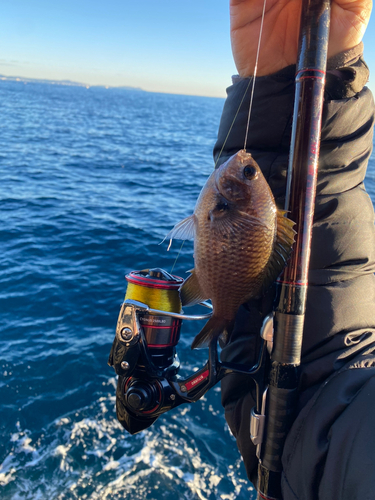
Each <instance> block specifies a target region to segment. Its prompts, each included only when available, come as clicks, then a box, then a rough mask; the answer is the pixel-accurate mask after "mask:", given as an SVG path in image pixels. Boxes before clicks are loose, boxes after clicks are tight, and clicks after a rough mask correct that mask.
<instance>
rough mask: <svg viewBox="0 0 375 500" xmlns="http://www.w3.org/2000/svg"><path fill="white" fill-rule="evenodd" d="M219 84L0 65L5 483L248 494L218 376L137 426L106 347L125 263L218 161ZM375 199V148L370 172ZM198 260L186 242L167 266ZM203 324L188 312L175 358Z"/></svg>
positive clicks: (196, 357) (162, 493)
mask: <svg viewBox="0 0 375 500" xmlns="http://www.w3.org/2000/svg"><path fill="white" fill-rule="evenodd" d="M223 104H224V100H223V99H212V98H203V97H188V96H176V95H164V94H153V93H146V92H141V91H132V90H124V89H103V88H89V89H86V88H84V87H76V86H75V87H73V86H71V87H70V86H60V85H59V86H55V85H49V84H40V83H27V84H25V83H23V82H10V81H0V112H1V121H0V171H1V184H0V211H1V224H0V244H1V247H0V248H1V252H0V271H1V272H0V312H1V316H0V318H1V342H0V403H1V404H0V498H1V499H6V500H8V499H17V500H18V499H30V500H31V499H32V500H36V499H49V500H51V499H64V500H68V499H93V500H94V499H100V500H101V499H118V498H124V499H132V500H138V499H139V500H141V499H142V500H144V499H149V500H159V499H163V500H172V499H173V500H176V498H179V499H186V500H195V499H197V500H198V499H199V500H214V499H223V500H234V499H238V500H245V499H249V498H254V490H253V488H252V487H251V485H250V483H249V482H248V481H247V478H246V473H245V470H244V466H243V464H242V461H241V458H240V455H239V453H238V451H237V447H236V444H235V441H234V438H233V437H232V436H231V434H230V432H229V430H228V428H227V425H226V423H225V419H224V416H223V410H222V408H221V405H220V388H219V387H216V388H215V389H213V390H211V391H210V392H209V393H207V394H206V396H205V397H204V398H202V399H201V400H200V401H198V402H197V403H195V404H192V405H185V406H180V407H178V408H176V409H174V410H173V411H171V412H169V413H167V414H165V415H163V416H162V417H160V418H159V419H158V421H157V422H156V423H155V424H154V425H153V426H152V427H150V428H149V429H147V430H145V431H143V432H141V433H139V434H137V435H135V436H130V435H129V434H127V433H126V432H125V431H124V429H123V428H122V427H121V426H120V424H119V423H118V422H117V420H116V415H115V386H116V380H115V375H114V371H113V369H112V368H110V367H109V366H108V365H107V359H108V354H109V351H110V347H111V344H112V341H113V337H114V331H115V326H116V321H117V316H118V313H119V308H120V304H121V302H122V300H123V297H124V293H125V289H126V282H125V279H124V275H125V274H126V273H127V272H129V271H130V270H134V269H143V268H147V267H163V268H164V269H166V270H171V268H172V266H173V265H174V262H175V260H176V257H177V255H178V252H179V247H180V245H179V244H178V243H177V244H176V243H175V244H174V245H173V247H172V249H171V251H169V252H167V243H164V244H161V245H160V242H161V241H162V239H163V238H164V236H165V235H166V233H167V232H168V231H169V230H170V229H171V227H173V225H174V224H175V223H176V222H177V221H179V220H180V219H182V218H184V217H186V216H187V215H189V214H190V213H191V211H192V210H193V207H194V204H195V200H196V198H197V195H198V193H199V191H200V189H201V187H202V185H203V184H204V182H205V180H206V178H207V176H208V175H209V173H210V172H211V170H212V168H213V162H212V148H213V145H214V142H215V137H216V133H217V128H218V124H219V119H220V115H221V111H222V107H223ZM366 186H367V189H368V191H369V193H370V195H371V196H372V199H373V201H375V157H374V156H372V158H371V161H370V165H369V172H368V177H367V183H366ZM192 263H193V258H192V245H191V243H185V245H184V247H183V248H182V250H181V252H180V255H179V257H178V259H177V263H176V266H175V268H174V273H175V274H177V275H180V276H181V275H182V276H184V273H185V271H186V270H187V269H191V267H192ZM201 326H202V325H201V324H191V323H186V324H184V326H183V330H182V336H181V341H180V343H179V348H178V352H179V356H180V359H181V361H182V363H183V368H182V372H181V373H182V374H186V375H187V374H189V373H191V372H192V371H193V370H194V369H196V368H197V367H200V366H202V365H203V364H204V363H205V361H206V357H207V352H206V351H205V350H199V351H193V352H192V351H191V349H190V344H191V341H192V339H193V337H194V334H195V333H196V332H197V331H198V329H199V328H200V327H201Z"/></svg>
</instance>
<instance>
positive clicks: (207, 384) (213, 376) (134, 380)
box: [108, 268, 272, 444]
mask: <svg viewBox="0 0 375 500" xmlns="http://www.w3.org/2000/svg"><path fill="white" fill-rule="evenodd" d="M126 280H127V281H128V288H127V292H126V295H125V301H124V303H123V304H122V307H121V310H120V314H119V318H118V322H117V327H116V336H115V339H114V341H113V345H112V349H111V352H110V355H109V360H108V364H109V365H110V366H113V367H114V369H115V372H116V374H117V375H118V383H117V390H116V413H117V418H118V420H119V422H120V423H121V424H122V425H123V427H124V428H125V429H126V430H127V431H128V432H130V434H135V433H137V432H140V431H141V430H143V429H146V428H147V427H149V426H150V425H151V424H153V422H155V420H156V419H157V418H158V417H159V416H160V415H161V414H162V413H165V412H167V411H169V410H171V409H173V408H175V407H176V406H179V405H181V404H183V403H192V402H195V401H197V400H198V399H200V398H201V397H202V396H203V395H204V394H205V393H206V392H207V391H208V390H209V389H210V388H211V387H213V386H214V385H215V384H216V383H217V382H219V381H220V380H221V379H222V378H223V377H224V376H226V375H228V374H230V373H234V372H236V373H242V374H246V375H249V376H251V377H252V378H253V379H254V381H255V384H256V395H257V396H256V399H257V403H256V409H255V410H254V417H253V424H252V426H253V431H252V433H253V434H254V437H255V441H254V443H255V444H258V443H257V442H256V441H257V436H258V441H259V432H258V431H257V430H256V429H257V428H259V424H258V422H260V421H261V419H260V420H259V418H258V417H259V416H261V408H262V400H263V399H264V398H263V397H262V392H261V389H260V388H261V387H263V383H264V379H265V373H266V364H267V360H268V354H267V338H266V337H267V335H268V334H269V331H270V326H271V330H272V318H268V319H267V318H266V319H267V321H265V323H264V328H263V329H262V332H263V333H261V335H262V338H263V341H262V343H261V349H260V352H259V357H258V362H257V363H256V365H255V366H253V367H248V366H245V365H239V364H235V363H221V362H220V361H219V359H218V348H217V340H213V341H212V342H211V343H210V345H209V352H208V360H207V362H206V364H205V365H204V366H203V367H202V368H201V369H200V370H198V371H196V372H194V373H193V374H192V375H190V376H189V377H187V378H185V379H183V378H181V376H180V375H178V372H179V368H180V361H179V359H178V356H177V352H176V346H177V344H178V341H179V338H180V330H181V324H182V320H189V321H190V320H202V319H209V317H210V316H211V314H212V312H209V313H206V314H202V315H194V316H189V315H186V314H184V313H183V312H182V311H181V302H180V297H179V291H178V290H179V288H180V286H181V285H182V283H183V279H182V278H179V277H177V276H173V275H171V274H169V273H168V272H166V271H164V270H163V269H159V268H156V269H146V270H143V271H132V272H130V273H129V274H128V275H127V276H126ZM201 305H202V306H204V307H207V308H210V309H211V310H212V306H211V305H210V304H209V303H206V302H203V303H202V304H201ZM267 332H268V333H267ZM268 340H269V338H268Z"/></svg>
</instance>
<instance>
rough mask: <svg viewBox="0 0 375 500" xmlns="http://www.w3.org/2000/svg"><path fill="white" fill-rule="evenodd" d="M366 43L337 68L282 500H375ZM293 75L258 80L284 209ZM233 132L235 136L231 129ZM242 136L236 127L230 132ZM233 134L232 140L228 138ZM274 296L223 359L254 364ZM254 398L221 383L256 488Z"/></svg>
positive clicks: (260, 141) (260, 132)
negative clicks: (366, 180)
mask: <svg viewBox="0 0 375 500" xmlns="http://www.w3.org/2000/svg"><path fill="white" fill-rule="evenodd" d="M361 51H362V44H361V45H359V46H358V47H356V48H354V49H352V50H351V51H348V52H347V53H343V54H340V55H339V56H336V57H335V58H333V59H331V60H330V61H329V63H328V73H327V81H326V87H325V103H324V110H323V119H322V134H321V150H320V160H319V170H318V181H317V196H316V206H315V216H314V225H313V239H312V252H311V265H310V271H309V289H308V295H307V306H306V317H305V328H304V338H303V349H302V375H301V379H300V386H299V395H300V396H299V408H298V410H299V413H298V416H297V418H296V420H295V422H294V425H293V427H292V429H291V431H290V433H289V435H288V438H287V441H286V444H285V447H284V453H283V469H284V472H283V478H282V489H283V498H284V500H289V499H294V500H296V499H300V500H318V499H319V500H328V499H329V500H332V499H340V500H356V499H358V500H359V499H361V500H363V499H364V498H366V499H370V498H371V499H372V498H375V426H374V422H375V276H374V272H375V230H374V210H373V205H372V202H371V200H370V198H369V196H368V194H367V193H366V191H365V187H364V178H365V174H366V168H367V162H368V159H369V156H370V154H371V150H372V134H373V123H374V102H373V98H372V94H371V92H370V90H369V89H367V88H366V87H365V86H364V85H365V83H366V81H367V79H368V69H367V66H366V64H365V63H364V62H363V60H362V58H361ZM294 75H295V67H291V66H290V67H288V68H285V69H284V70H281V71H279V72H278V73H276V74H274V75H270V76H265V77H259V78H258V79H257V81H256V85H255V94H254V102H253V109H252V113H251V122H250V128H249V138H248V143H247V150H248V151H249V152H251V154H252V155H253V157H254V158H255V160H256V161H257V162H258V164H259V165H260V167H261V169H262V171H263V173H264V175H265V177H266V179H267V180H268V182H269V184H270V186H271V189H272V190H273V193H274V195H275V199H276V202H277V204H278V205H279V206H280V207H282V206H283V201H284V194H285V182H286V171H287V166H288V155H289V144H290V136H291V121H292V113H293V101H294ZM247 84H248V80H247V79H242V78H239V77H237V78H236V77H235V78H234V84H233V85H232V86H231V87H229V88H228V90H227V93H228V98H227V100H226V103H225V107H224V110H223V115H222V119H221V123H220V129H219V134H218V140H217V143H216V146H215V150H214V156H215V159H216V160H217V159H218V163H217V164H218V165H220V164H221V163H222V162H223V161H225V160H226V159H228V158H229V157H230V156H231V155H232V154H234V153H236V152H237V151H238V150H239V149H242V148H243V143H244V135H245V129H246V121H247V113H248V106H249V96H247V97H245V99H244V101H243V103H242V105H241V106H240V109H239V112H238V115H237V117H236V119H235V121H234V123H233V119H234V117H235V115H236V113H237V111H238V108H239V105H240V102H241V100H242V98H243V95H244V92H245V89H246V87H247ZM232 125H233V126H232ZM231 127H232V128H231ZM229 130H230V132H229V135H228V131H229ZM271 305H272V291H271V292H269V293H268V294H267V295H266V297H264V298H262V299H259V300H253V301H251V302H250V303H248V304H245V305H243V306H241V308H240V310H239V312H238V315H237V319H236V325H235V329H234V332H233V334H232V338H231V341H230V343H229V344H228V345H227V346H226V347H225V348H224V350H223V352H222V359H223V360H226V361H233V362H239V363H248V364H251V363H252V362H253V361H254V353H255V352H256V350H257V344H258V342H259V341H258V337H259V329H260V326H261V323H262V320H263V318H264V316H265V314H267V313H268V312H269V310H270V309H271ZM253 392H254V387H253V385H252V383H251V382H249V380H248V379H247V378H246V377H243V376H241V375H230V376H228V377H226V378H225V379H224V380H223V381H222V403H223V406H224V408H225V415H226V419H227V421H228V424H229V426H230V428H231V430H232V433H233V434H234V436H235V437H236V440H237V445H238V448H239V450H240V452H241V454H242V456H243V459H244V462H245V466H246V470H247V474H248V476H249V478H250V479H251V480H252V481H253V482H255V481H256V466H257V460H256V457H255V447H254V446H253V444H252V443H251V441H250V424H249V419H250V411H251V408H252V407H253V406H254V398H253Z"/></svg>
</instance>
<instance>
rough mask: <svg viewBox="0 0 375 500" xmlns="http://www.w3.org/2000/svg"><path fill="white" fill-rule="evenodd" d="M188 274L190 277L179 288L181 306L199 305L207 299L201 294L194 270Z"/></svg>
mask: <svg viewBox="0 0 375 500" xmlns="http://www.w3.org/2000/svg"><path fill="white" fill-rule="evenodd" d="M190 272H191V274H190V276H188V277H187V278H186V280H185V281H184V282H183V284H182V286H181V288H180V297H181V303H182V306H193V305H194V304H199V303H200V302H203V301H204V300H207V299H208V298H209V297H206V296H205V294H204V293H203V292H202V290H201V287H200V285H199V283H198V279H197V274H196V272H195V271H194V269H192V270H191V271H190Z"/></svg>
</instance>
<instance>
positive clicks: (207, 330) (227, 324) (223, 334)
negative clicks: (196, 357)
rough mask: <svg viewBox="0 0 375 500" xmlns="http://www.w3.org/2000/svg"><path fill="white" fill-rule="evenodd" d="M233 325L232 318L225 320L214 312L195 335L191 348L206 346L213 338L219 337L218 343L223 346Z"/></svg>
mask: <svg viewBox="0 0 375 500" xmlns="http://www.w3.org/2000/svg"><path fill="white" fill-rule="evenodd" d="M233 327H234V320H233V321H225V320H223V319H222V318H220V317H218V316H215V314H214V315H213V316H212V317H211V318H210V319H209V320H208V321H207V323H206V324H205V325H204V327H203V328H202V330H201V331H200V332H199V333H198V335H197V336H196V337H195V339H194V340H193V343H192V344H191V348H192V349H196V348H197V347H207V346H208V345H209V344H210V342H211V340H212V339H214V338H220V345H221V346H224V345H226V344H227V342H228V340H229V338H230V335H231V333H232V330H233Z"/></svg>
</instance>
